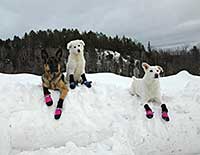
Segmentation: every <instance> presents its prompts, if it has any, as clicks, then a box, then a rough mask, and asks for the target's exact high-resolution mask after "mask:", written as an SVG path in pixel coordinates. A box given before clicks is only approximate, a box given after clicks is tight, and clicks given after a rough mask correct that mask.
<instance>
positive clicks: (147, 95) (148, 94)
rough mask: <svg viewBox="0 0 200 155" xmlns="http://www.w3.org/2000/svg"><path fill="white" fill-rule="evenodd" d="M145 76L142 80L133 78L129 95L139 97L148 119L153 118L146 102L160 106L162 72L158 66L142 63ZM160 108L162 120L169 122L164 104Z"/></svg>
mask: <svg viewBox="0 0 200 155" xmlns="http://www.w3.org/2000/svg"><path fill="white" fill-rule="evenodd" d="M142 67H143V69H144V72H145V75H144V77H143V78H142V79H138V78H136V77H133V82H132V85H131V90H130V91H131V94H133V95H137V96H140V97H141V98H142V100H143V101H144V103H146V104H145V105H144V108H145V110H146V116H147V117H148V118H152V117H153V112H152V110H151V108H150V107H149V105H148V104H147V103H148V102H151V101H155V102H157V103H159V104H161V103H162V102H161V94H160V82H159V77H160V73H161V72H163V69H162V67H160V66H150V65H149V64H147V63H142ZM161 108H162V118H163V119H164V120H166V121H169V116H168V114H167V112H168V109H167V107H166V105H165V104H162V105H161Z"/></svg>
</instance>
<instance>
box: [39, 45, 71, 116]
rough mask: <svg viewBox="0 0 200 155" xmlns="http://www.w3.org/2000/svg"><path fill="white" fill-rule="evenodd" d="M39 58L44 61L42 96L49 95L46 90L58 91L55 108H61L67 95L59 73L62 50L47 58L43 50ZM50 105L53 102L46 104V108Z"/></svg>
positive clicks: (63, 81) (63, 80) (62, 77)
mask: <svg viewBox="0 0 200 155" xmlns="http://www.w3.org/2000/svg"><path fill="white" fill-rule="evenodd" d="M41 56H42V59H43V61H44V74H43V75H42V86H43V92H44V96H46V95H48V94H50V92H49V90H48V89H53V90H59V91H60V98H59V100H58V103H57V108H62V107H63V101H64V99H65V96H66V95H67V93H68V88H67V86H66V83H65V78H64V75H63V74H62V72H61V64H60V60H61V57H62V50H61V49H58V51H57V52H56V55H55V56H54V57H49V55H48V53H47V51H46V50H45V49H43V50H42V51H41ZM52 104H53V102H50V103H47V105H48V106H51V105H52ZM55 119H56V118H55ZM57 119H58V118H57Z"/></svg>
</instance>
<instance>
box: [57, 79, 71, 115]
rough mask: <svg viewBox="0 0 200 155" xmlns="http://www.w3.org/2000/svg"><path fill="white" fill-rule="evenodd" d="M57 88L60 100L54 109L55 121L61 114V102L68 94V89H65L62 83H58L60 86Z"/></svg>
mask: <svg viewBox="0 0 200 155" xmlns="http://www.w3.org/2000/svg"><path fill="white" fill-rule="evenodd" d="M58 86H59V89H60V92H61V94H60V98H59V100H58V104H57V107H56V110H55V114H54V118H55V119H59V118H60V116H61V114H62V108H63V101H64V99H65V96H66V95H67V93H68V89H67V87H66V86H65V84H64V83H63V82H60V84H59V85H58Z"/></svg>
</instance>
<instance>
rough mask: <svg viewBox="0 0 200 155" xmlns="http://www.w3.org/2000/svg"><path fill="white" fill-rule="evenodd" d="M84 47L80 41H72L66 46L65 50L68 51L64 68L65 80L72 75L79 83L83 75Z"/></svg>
mask: <svg viewBox="0 0 200 155" xmlns="http://www.w3.org/2000/svg"><path fill="white" fill-rule="evenodd" d="M84 46H85V43H84V42H83V41H82V40H73V41H70V42H69V43H68V44H67V49H68V50H69V57H68V62H67V66H66V71H67V79H69V75H70V74H73V75H74V80H75V81H78V82H80V81H81V75H82V74H83V73H85V58H84ZM78 50H80V52H78Z"/></svg>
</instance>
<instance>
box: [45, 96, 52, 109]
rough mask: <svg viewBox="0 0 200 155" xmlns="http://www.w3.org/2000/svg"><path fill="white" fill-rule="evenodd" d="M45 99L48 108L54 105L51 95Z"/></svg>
mask: <svg viewBox="0 0 200 155" xmlns="http://www.w3.org/2000/svg"><path fill="white" fill-rule="evenodd" d="M44 98H45V103H46V105H47V106H51V105H52V104H53V100H52V98H51V95H50V94H47V95H45V96H44Z"/></svg>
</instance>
